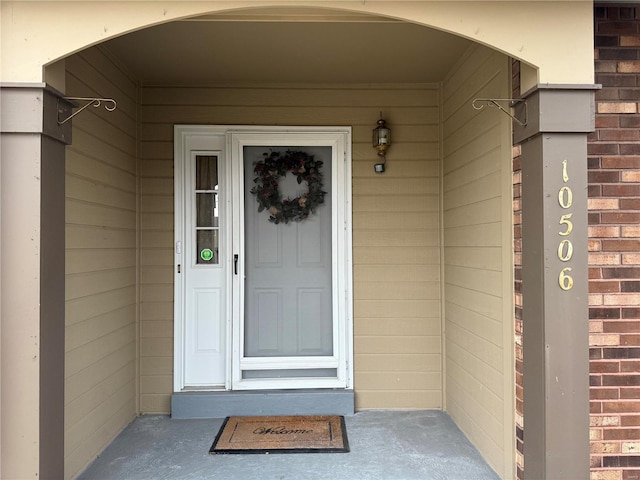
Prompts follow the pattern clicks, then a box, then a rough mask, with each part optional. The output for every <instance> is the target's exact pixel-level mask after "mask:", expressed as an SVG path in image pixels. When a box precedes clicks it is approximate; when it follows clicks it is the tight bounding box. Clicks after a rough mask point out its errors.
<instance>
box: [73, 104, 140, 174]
mask: <svg viewBox="0 0 640 480" xmlns="http://www.w3.org/2000/svg"><path fill="white" fill-rule="evenodd" d="M85 112H86V113H85ZM85 112H83V113H84V116H83V118H82V122H76V123H74V128H73V135H74V143H73V145H76V143H75V132H76V131H84V132H86V133H87V134H88V135H90V136H92V137H95V138H99V139H100V140H99V141H97V142H95V143H93V144H92V143H89V144H88V145H86V146H84V148H82V149H80V147H79V146H76V147H73V148H74V149H75V148H78V151H81V152H83V153H84V154H86V155H87V156H89V157H93V156H95V155H96V154H98V155H99V158H101V159H103V158H104V159H105V160H107V161H108V157H107V156H106V155H105V152H102V153H99V150H97V149H96V147H97V146H99V145H100V144H102V143H104V144H107V145H110V146H111V147H112V148H113V149H115V150H119V151H120V152H122V153H124V155H125V156H127V157H129V158H130V159H131V160H133V161H134V165H130V166H129V167H128V168H126V169H127V170H130V169H134V168H135V155H136V150H137V148H136V137H135V133H133V132H125V131H123V130H121V129H120V128H118V127H117V126H115V125H113V124H111V123H110V121H109V119H108V117H105V118H102V117H100V116H99V114H96V113H94V112H92V111H89V110H86V111H85ZM107 113H108V112H107ZM74 120H75V119H74ZM109 163H111V162H109Z"/></svg>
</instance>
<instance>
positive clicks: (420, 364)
mask: <svg viewBox="0 0 640 480" xmlns="http://www.w3.org/2000/svg"><path fill="white" fill-rule="evenodd" d="M354 362H355V363H356V365H357V367H356V368H357V369H358V372H360V373H362V372H386V371H402V372H411V371H425V372H438V373H440V372H441V371H442V358H441V356H440V354H439V353H414V354H407V353H395V354H392V353H387V354H384V355H380V354H377V353H356V354H355V355H354ZM360 373H359V374H360ZM359 374H358V375H359Z"/></svg>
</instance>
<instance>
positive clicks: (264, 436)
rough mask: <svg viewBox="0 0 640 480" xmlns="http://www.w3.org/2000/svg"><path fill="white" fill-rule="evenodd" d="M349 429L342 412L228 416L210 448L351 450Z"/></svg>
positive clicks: (239, 450)
mask: <svg viewBox="0 0 640 480" xmlns="http://www.w3.org/2000/svg"><path fill="white" fill-rule="evenodd" d="M348 451H349V442H348V440H347V429H346V428H345V424H344V417H343V416H340V415H310V416H291V417H227V418H226V419H225V421H224V423H223V424H222V427H220V431H219V432H218V435H217V436H216V439H215V440H214V442H213V445H211V449H210V450H209V453H210V454H213V455H216V454H229V453H338V452H348Z"/></svg>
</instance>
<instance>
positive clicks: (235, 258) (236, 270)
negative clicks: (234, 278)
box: [233, 253, 238, 275]
mask: <svg viewBox="0 0 640 480" xmlns="http://www.w3.org/2000/svg"><path fill="white" fill-rule="evenodd" d="M233 273H234V274H235V275H237V274H238V254H237V253H236V254H235V255H234V256H233Z"/></svg>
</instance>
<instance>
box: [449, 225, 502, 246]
mask: <svg viewBox="0 0 640 480" xmlns="http://www.w3.org/2000/svg"><path fill="white" fill-rule="evenodd" d="M501 235H502V234H501V232H500V225H499V224H493V223H490V224H485V225H465V226H463V227H455V228H448V229H446V230H445V231H444V244H445V245H446V247H445V248H447V247H500V246H501V245H502V237H501Z"/></svg>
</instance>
